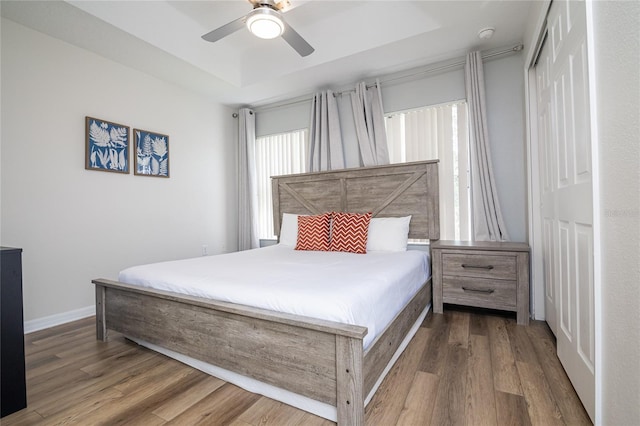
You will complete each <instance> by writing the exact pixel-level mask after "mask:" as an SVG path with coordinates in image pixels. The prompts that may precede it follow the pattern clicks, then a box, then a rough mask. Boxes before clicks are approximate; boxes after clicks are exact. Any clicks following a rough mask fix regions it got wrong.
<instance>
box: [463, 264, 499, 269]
mask: <svg viewBox="0 0 640 426" xmlns="http://www.w3.org/2000/svg"><path fill="white" fill-rule="evenodd" d="M461 266H462V267H463V268H470V269H486V270H487V271H490V270H492V269H493V265H487V266H484V265H467V264H466V263H463V264H462V265H461Z"/></svg>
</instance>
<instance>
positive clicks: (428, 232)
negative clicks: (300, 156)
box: [271, 160, 440, 240]
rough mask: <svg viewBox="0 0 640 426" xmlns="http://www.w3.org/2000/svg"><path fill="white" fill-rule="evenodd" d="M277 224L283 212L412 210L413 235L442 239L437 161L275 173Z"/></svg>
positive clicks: (396, 212)
mask: <svg viewBox="0 0 640 426" xmlns="http://www.w3.org/2000/svg"><path fill="white" fill-rule="evenodd" d="M271 179H272V181H271V183H272V189H273V224H274V229H275V230H276V233H278V235H279V234H280V223H281V220H282V214H283V213H295V214H321V213H324V212H331V211H336V212H355V213H366V212H373V217H399V216H407V215H411V216H412V217H411V226H410V229H409V238H426V239H429V240H437V239H440V207H439V201H438V160H431V161H420V162H415V163H402V164H390V165H386V166H374V167H361V168H357V169H344V170H333V171H329V172H313V173H303V174H296V175H286V176H273V177H272V178H271Z"/></svg>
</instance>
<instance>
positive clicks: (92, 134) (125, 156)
mask: <svg viewBox="0 0 640 426" xmlns="http://www.w3.org/2000/svg"><path fill="white" fill-rule="evenodd" d="M85 124H86V135H85V138H86V158H85V167H84V168H85V169H87V170H102V171H107V172H117V173H129V127H127V126H123V125H122V124H117V123H112V122H110V121H105V120H100V119H98V118H93V117H86V119H85Z"/></svg>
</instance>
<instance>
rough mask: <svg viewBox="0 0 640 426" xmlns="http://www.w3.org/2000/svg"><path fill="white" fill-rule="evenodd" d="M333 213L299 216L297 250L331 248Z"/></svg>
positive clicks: (324, 249)
mask: <svg viewBox="0 0 640 426" xmlns="http://www.w3.org/2000/svg"><path fill="white" fill-rule="evenodd" d="M330 223H331V213H325V214H321V215H317V216H298V239H297V241H296V250H313V251H328V250H329V224H330Z"/></svg>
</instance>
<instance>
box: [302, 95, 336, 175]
mask: <svg viewBox="0 0 640 426" xmlns="http://www.w3.org/2000/svg"><path fill="white" fill-rule="evenodd" d="M336 169H344V148H343V146H342V135H341V133H340V116H339V114H338V103H337V101H336V99H335V96H334V95H333V92H332V91H331V90H327V91H324V92H322V93H316V94H315V95H314V96H313V99H312V100H311V120H310V126H309V171H310V172H319V171H325V170H336Z"/></svg>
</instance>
